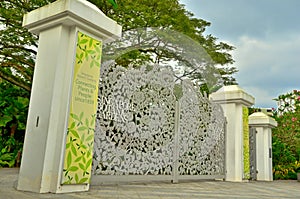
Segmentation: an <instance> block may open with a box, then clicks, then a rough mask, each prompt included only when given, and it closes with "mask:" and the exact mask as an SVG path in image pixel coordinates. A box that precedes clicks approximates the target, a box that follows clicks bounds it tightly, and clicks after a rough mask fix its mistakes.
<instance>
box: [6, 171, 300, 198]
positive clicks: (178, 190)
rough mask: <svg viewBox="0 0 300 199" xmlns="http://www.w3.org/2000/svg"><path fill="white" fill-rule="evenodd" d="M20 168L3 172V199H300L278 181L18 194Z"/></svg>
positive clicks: (293, 186) (298, 187) (291, 186)
mask: <svg viewBox="0 0 300 199" xmlns="http://www.w3.org/2000/svg"><path fill="white" fill-rule="evenodd" d="M18 172H19V170H18V169H0V199H36V198H41V199H44V198H62V199H80V198H84V199H92V198H93V199H94V198H104V199H125V198H126V199H148V198H155V199H156V198H163V199H179V198H180V199H183V198H184V199H187V198H205V199H206V198H212V199H214V198H238V199H249V198H262V199H271V198H272V199H276V198H278V199H279V198H280V199H283V198H297V199H300V183H299V182H297V181H274V182H243V183H236V182H235V183H233V182H221V181H197V182H196V181H193V182H182V183H179V184H171V183H166V182H161V183H158V182H155V183H154V182H152V183H139V184H137V183H136V184H133V183H132V184H119V185H105V186H104V185H102V186H91V189H90V191H88V192H84V193H70V194H36V193H29V192H21V191H17V190H16V189H15V188H14V187H15V184H16V182H17V179H18Z"/></svg>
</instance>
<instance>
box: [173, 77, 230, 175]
mask: <svg viewBox="0 0 300 199" xmlns="http://www.w3.org/2000/svg"><path fill="white" fill-rule="evenodd" d="M182 89H183V96H182V98H181V99H180V104H181V110H180V116H181V117H180V130H179V132H180V135H179V146H180V149H179V168H178V169H179V174H180V175H198V176H202V177H203V176H206V178H210V177H212V178H215V177H216V176H217V175H219V176H220V177H223V176H224V174H225V172H224V170H225V169H224V168H225V159H224V157H225V130H224V128H225V117H224V114H223V111H222V108H221V107H220V106H219V105H217V104H213V103H212V102H210V101H209V99H208V97H207V96H203V95H202V94H201V93H200V92H199V91H197V90H198V88H195V87H194V84H193V83H192V82H190V81H183V82H182Z"/></svg>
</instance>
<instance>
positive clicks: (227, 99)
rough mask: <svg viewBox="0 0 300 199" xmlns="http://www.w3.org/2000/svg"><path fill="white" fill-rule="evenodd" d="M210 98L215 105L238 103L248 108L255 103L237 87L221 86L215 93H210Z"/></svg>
mask: <svg viewBox="0 0 300 199" xmlns="http://www.w3.org/2000/svg"><path fill="white" fill-rule="evenodd" d="M210 98H211V100H213V101H214V102H217V103H239V104H242V105H245V106H248V107H249V106H252V105H253V104H254V102H255V99H254V97H253V96H251V95H250V94H248V93H246V92H245V91H244V90H243V89H242V88H240V87H239V86H238V85H230V86H223V87H222V88H220V89H219V90H218V91H217V92H215V93H212V94H211V95H210Z"/></svg>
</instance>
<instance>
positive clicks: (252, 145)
mask: <svg viewBox="0 0 300 199" xmlns="http://www.w3.org/2000/svg"><path fill="white" fill-rule="evenodd" d="M249 151H250V180H256V179H257V168H256V129H255V128H250V129H249Z"/></svg>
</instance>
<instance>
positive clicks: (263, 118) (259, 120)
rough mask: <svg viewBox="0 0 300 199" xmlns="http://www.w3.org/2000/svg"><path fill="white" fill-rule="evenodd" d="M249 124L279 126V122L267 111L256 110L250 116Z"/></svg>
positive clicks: (254, 125)
mask: <svg viewBox="0 0 300 199" xmlns="http://www.w3.org/2000/svg"><path fill="white" fill-rule="evenodd" d="M249 126H253V127H269V128H274V127H276V126H277V122H276V120H275V119H274V118H272V117H270V116H268V115H266V114H265V113H262V112H255V113H253V114H251V115H250V116H249Z"/></svg>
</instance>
